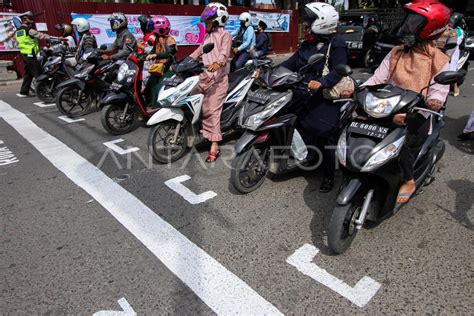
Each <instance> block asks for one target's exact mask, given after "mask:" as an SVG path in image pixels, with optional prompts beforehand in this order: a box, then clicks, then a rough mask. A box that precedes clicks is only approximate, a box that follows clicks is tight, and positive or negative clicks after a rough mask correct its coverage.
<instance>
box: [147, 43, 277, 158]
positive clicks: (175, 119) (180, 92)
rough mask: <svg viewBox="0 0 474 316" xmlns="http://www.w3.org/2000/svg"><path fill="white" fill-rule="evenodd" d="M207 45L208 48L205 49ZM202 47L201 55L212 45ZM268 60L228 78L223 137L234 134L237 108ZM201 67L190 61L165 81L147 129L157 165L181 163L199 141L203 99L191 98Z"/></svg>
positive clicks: (188, 58)
mask: <svg viewBox="0 0 474 316" xmlns="http://www.w3.org/2000/svg"><path fill="white" fill-rule="evenodd" d="M208 45H209V46H208ZM208 45H205V46H204V49H205V50H204V49H203V51H204V53H207V52H209V51H210V50H212V48H213V44H208ZM270 63H271V60H268V59H266V60H254V61H253V62H251V64H252V66H251V67H244V68H242V69H239V70H238V71H235V72H233V73H230V74H229V88H228V90H227V97H226V99H225V101H224V106H223V110H222V115H221V130H222V132H223V133H224V134H226V133H230V132H232V131H233V130H234V127H235V124H236V122H237V119H238V113H239V110H240V106H241V104H242V102H243V100H244V99H245V96H246V95H247V93H248V92H249V90H250V89H251V87H252V85H253V83H254V81H255V79H256V77H257V74H258V73H259V72H260V69H261V68H265V67H269V66H270ZM203 66H204V65H203V64H202V63H199V62H198V61H196V60H195V59H192V58H191V57H187V58H185V59H184V60H183V61H181V62H179V63H177V64H175V65H173V69H174V71H175V72H176V75H175V76H174V77H172V78H168V79H165V82H164V86H163V88H162V89H161V91H160V93H159V96H158V102H159V104H160V106H161V109H160V110H159V111H158V112H156V113H155V114H153V116H152V117H151V118H150V119H149V120H148V122H147V125H148V126H153V128H152V129H151V131H150V136H149V138H148V148H149V150H150V152H151V154H152V156H153V158H154V159H155V160H156V161H158V162H160V163H168V162H173V161H176V160H178V159H180V158H181V157H182V156H183V155H184V154H185V153H186V150H187V149H188V148H190V147H192V146H193V145H194V144H195V143H198V142H199V141H201V140H202V136H201V134H200V133H199V129H200V126H201V123H200V121H201V108H202V102H203V98H204V95H203V94H195V95H190V94H191V92H192V91H193V90H195V88H196V87H197V86H198V84H199V73H201V72H202V71H203Z"/></svg>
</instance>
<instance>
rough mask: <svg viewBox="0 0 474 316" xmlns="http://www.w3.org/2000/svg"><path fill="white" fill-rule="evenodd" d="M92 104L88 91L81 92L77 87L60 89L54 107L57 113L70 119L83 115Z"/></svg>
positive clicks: (92, 100) (92, 99) (90, 94)
mask: <svg viewBox="0 0 474 316" xmlns="http://www.w3.org/2000/svg"><path fill="white" fill-rule="evenodd" d="M92 102H94V98H93V96H92V92H91V91H90V90H82V91H81V89H80V88H79V87H78V86H69V87H65V88H63V89H61V90H60V91H59V92H58V95H57V96H56V107H57V108H58V110H59V112H61V113H62V114H64V115H66V116H67V117H70V118H75V117H78V116H82V115H85V114H87V113H88V112H89V109H90V107H91V105H92Z"/></svg>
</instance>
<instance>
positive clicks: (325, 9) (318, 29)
mask: <svg viewBox="0 0 474 316" xmlns="http://www.w3.org/2000/svg"><path fill="white" fill-rule="evenodd" d="M303 22H304V23H307V24H308V25H310V26H311V32H313V33H314V34H322V35H324V34H331V33H333V32H334V31H335V30H336V27H337V22H339V13H337V11H336V9H335V8H334V7H333V6H332V5H330V4H327V3H324V2H312V3H308V4H307V5H305V6H304V12H303Z"/></svg>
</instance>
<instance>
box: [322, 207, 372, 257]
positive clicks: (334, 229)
mask: <svg viewBox="0 0 474 316" xmlns="http://www.w3.org/2000/svg"><path fill="white" fill-rule="evenodd" d="M362 203H363V199H362V200H360V199H354V200H353V201H352V202H351V203H349V204H347V205H337V206H336V207H335V208H334V210H333V212H332V216H331V221H330V223H329V229H328V246H329V249H330V250H331V251H332V252H333V253H334V254H341V253H343V252H345V251H346V250H347V249H349V247H350V246H351V244H352V242H353V241H354V238H355V236H356V235H357V232H358V229H357V228H356V222H355V221H356V219H357V218H358V217H359V215H360V212H361V210H362Z"/></svg>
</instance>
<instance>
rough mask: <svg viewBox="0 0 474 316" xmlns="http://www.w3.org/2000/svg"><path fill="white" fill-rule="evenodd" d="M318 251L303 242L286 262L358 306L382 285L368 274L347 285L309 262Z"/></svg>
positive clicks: (369, 298)
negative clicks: (355, 282)
mask: <svg viewBox="0 0 474 316" xmlns="http://www.w3.org/2000/svg"><path fill="white" fill-rule="evenodd" d="M318 253H319V249H318V248H316V247H315V246H313V245H310V244H304V245H303V246H302V247H301V248H299V249H298V250H296V251H295V253H294V254H292V255H291V256H290V257H288V259H287V260H286V262H287V263H289V264H291V265H292V266H294V267H295V268H296V269H298V271H300V272H301V273H303V274H305V275H307V276H309V277H311V278H312V279H314V280H315V281H317V282H319V283H321V284H323V285H325V286H327V287H328V288H330V289H331V290H333V291H334V292H336V293H338V294H340V295H342V296H344V297H345V298H347V299H348V300H349V301H351V302H352V303H354V304H355V305H357V306H359V307H364V306H365V305H366V304H367V303H368V302H369V301H370V300H371V299H372V297H374V295H375V293H377V291H378V290H379V289H380V287H381V286H382V285H381V284H380V283H379V282H377V281H375V280H374V279H372V278H370V277H368V276H364V277H363V278H362V279H360V280H359V282H357V284H356V285H355V286H354V287H351V286H349V285H348V284H346V283H345V282H344V281H342V280H339V279H338V278H336V277H335V276H333V275H331V274H330V273H329V272H327V271H326V270H324V269H321V268H320V267H318V266H317V265H316V264H314V263H312V262H311V261H313V259H314V257H315V256H316V255H317V254H318Z"/></svg>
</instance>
